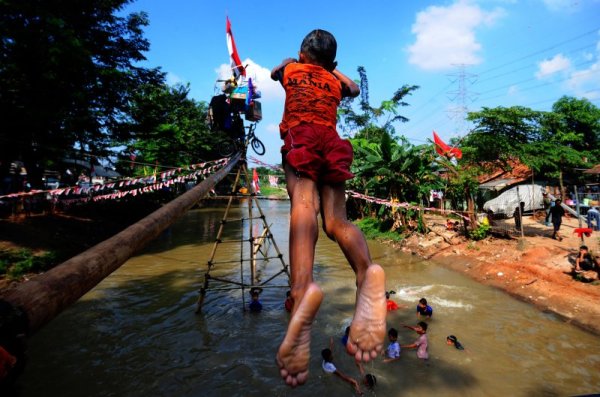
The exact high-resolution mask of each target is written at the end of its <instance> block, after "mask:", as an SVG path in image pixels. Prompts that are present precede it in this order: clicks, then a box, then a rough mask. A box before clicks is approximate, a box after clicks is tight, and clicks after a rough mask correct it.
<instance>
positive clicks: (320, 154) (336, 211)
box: [271, 29, 387, 387]
mask: <svg viewBox="0 0 600 397" xmlns="http://www.w3.org/2000/svg"><path fill="white" fill-rule="evenodd" d="M336 52H337V43H336V41H335V38H334V37H333V35H332V34H331V33H329V32H326V31H324V30H320V29H316V30H313V31H312V32H310V33H309V34H308V35H307V36H306V37H305V38H304V40H303V41H302V45H301V47H300V53H299V58H298V60H296V59H293V58H288V59H285V60H284V61H283V62H282V63H281V65H279V66H277V67H275V68H274V69H273V71H272V72H271V78H272V79H273V80H276V81H279V82H280V83H281V85H282V86H283V88H284V90H285V93H286V99H285V110H284V114H283V120H282V122H281V124H280V125H279V129H280V135H281V138H282V139H283V147H282V149H281V152H282V157H283V165H284V169H285V175H286V183H287V190H288V194H289V196H290V201H291V217H290V236H289V241H290V246H289V247H290V248H289V250H290V254H289V255H290V272H291V286H292V289H291V293H292V299H293V301H294V306H293V309H292V316H291V318H290V322H289V325H288V329H287V332H286V335H285V337H284V339H283V342H282V343H281V345H280V347H279V351H278V352H277V364H278V365H279V369H280V374H281V377H282V378H283V379H284V380H285V382H286V383H287V384H288V385H290V386H292V387H294V386H297V385H299V384H302V383H304V382H306V379H307V377H308V363H309V358H310V331H311V325H312V322H313V320H314V318H315V316H316V314H317V311H318V309H319V306H320V305H321V301H322V299H323V292H322V291H321V289H320V287H319V286H318V285H317V284H316V283H315V282H314V281H313V263H314V253H315V245H316V242H317V237H318V220H317V216H318V214H319V213H320V214H321V219H322V223H323V229H324V230H325V233H326V234H327V236H328V237H329V238H331V239H333V240H335V241H336V242H337V243H338V244H339V246H340V248H341V249H342V251H343V253H344V255H345V257H346V259H347V260H348V262H350V266H351V267H352V269H353V270H354V272H355V273H356V285H357V288H358V293H357V295H356V296H357V298H356V308H355V314H354V317H353V319H352V323H351V325H350V333H349V337H348V343H347V345H346V350H347V351H348V353H349V354H352V355H354V357H355V359H356V360H357V361H365V362H366V361H370V360H372V359H374V358H375V357H377V356H378V355H379V352H381V350H382V349H383V342H384V338H385V334H386V323H385V316H386V312H387V310H386V302H385V274H384V271H383V269H382V268H381V266H379V265H376V264H373V263H372V262H371V257H370V254H369V249H368V247H367V244H366V241H365V238H364V236H363V234H362V232H361V231H360V230H359V229H358V228H357V227H356V226H355V225H354V224H352V223H351V222H349V221H348V220H347V218H346V198H345V186H344V184H345V181H346V180H348V179H351V178H352V177H353V176H354V175H353V174H352V173H351V172H350V164H351V163H352V158H353V152H352V145H351V144H350V142H348V141H347V140H342V139H341V138H340V137H339V135H338V133H337V131H336V121H337V108H338V105H339V103H340V100H341V99H342V98H343V97H355V96H357V95H358V94H359V93H360V89H359V87H358V86H357V85H356V83H354V82H353V81H352V80H351V79H350V78H348V77H347V76H345V75H344V74H342V73H341V72H340V71H338V70H337V69H336V66H337V62H336V61H335V57H336Z"/></svg>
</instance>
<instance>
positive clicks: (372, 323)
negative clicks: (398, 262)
mask: <svg viewBox="0 0 600 397" xmlns="http://www.w3.org/2000/svg"><path fill="white" fill-rule="evenodd" d="M386 314H387V306H386V302H385V273H384V271H383V268H382V267H381V266H379V265H371V266H369V268H368V269H367V274H366V276H365V280H364V281H363V283H362V286H361V287H360V290H359V291H358V295H357V298H356V311H355V313H354V318H353V319H352V324H351V325H350V335H349V336H348V343H347V344H346V350H347V351H348V353H349V354H352V355H354V358H355V359H356V361H365V362H367V361H370V360H372V359H374V358H376V357H377V356H378V355H379V353H380V352H381V350H382V349H383V343H384V339H385V334H386V329H385V328H386V323H385V316H386Z"/></svg>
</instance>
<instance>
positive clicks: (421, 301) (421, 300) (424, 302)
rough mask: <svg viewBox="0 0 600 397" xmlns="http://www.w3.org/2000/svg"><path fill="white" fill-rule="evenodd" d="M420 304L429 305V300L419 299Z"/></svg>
mask: <svg viewBox="0 0 600 397" xmlns="http://www.w3.org/2000/svg"><path fill="white" fill-rule="evenodd" d="M419 303H422V304H423V305H426V304H427V299H425V298H421V299H419Z"/></svg>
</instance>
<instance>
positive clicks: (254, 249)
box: [196, 141, 290, 313]
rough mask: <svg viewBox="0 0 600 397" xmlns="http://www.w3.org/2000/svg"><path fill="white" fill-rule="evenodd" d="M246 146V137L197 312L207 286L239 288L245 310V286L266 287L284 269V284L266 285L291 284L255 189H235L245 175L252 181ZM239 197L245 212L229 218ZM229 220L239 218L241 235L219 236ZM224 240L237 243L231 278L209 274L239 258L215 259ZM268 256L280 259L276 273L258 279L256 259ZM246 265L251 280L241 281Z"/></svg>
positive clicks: (218, 288)
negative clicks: (257, 226) (271, 252)
mask: <svg viewBox="0 0 600 397" xmlns="http://www.w3.org/2000/svg"><path fill="white" fill-rule="evenodd" d="M247 147H248V141H246V142H245V148H244V150H243V152H242V158H241V160H240V162H239V163H238V164H239V165H238V168H237V172H236V175H235V181H234V183H233V186H232V188H231V193H230V194H229V199H228V202H227V208H226V209H225V213H224V214H223V218H222V219H221V223H220V225H219V230H218V232H217V237H216V239H215V243H214V245H213V248H212V252H211V254H210V258H209V259H208V262H207V270H206V272H205V273H204V280H203V283H202V287H201V288H200V296H199V297H198V302H197V307H196V313H200V312H201V311H202V305H203V303H204V299H205V297H206V293H207V292H208V290H209V289H210V290H213V291H228V290H236V289H241V290H242V305H243V307H244V310H246V300H245V290H246V289H250V290H251V289H252V288H261V289H262V288H267V284H269V283H270V282H271V281H273V280H274V279H275V278H277V277H278V276H280V275H281V274H283V273H285V274H286V275H287V284H285V285H271V286H269V287H268V288H289V287H290V273H289V269H288V265H286V263H285V261H284V260H283V254H282V253H281V251H280V250H279V247H278V246H277V243H276V242H275V238H274V237H273V233H271V228H270V226H269V225H268V223H267V221H266V217H265V214H264V213H263V211H262V208H261V207H260V204H259V202H258V198H257V197H256V193H251V194H250V195H248V196H239V195H238V194H237V189H238V186H239V183H240V179H241V178H245V181H246V186H248V187H250V186H251V183H250V182H251V178H250V174H249V173H248V167H247V165H246V155H245V153H246V150H247ZM240 197H247V202H248V214H247V216H246V217H244V216H242V217H241V218H229V212H230V210H231V207H232V203H233V201H234V199H235V198H240ZM254 207H256V210H257V211H258V213H259V215H258V216H255V215H254ZM246 221H247V225H248V229H247V230H248V238H247V239H244V238H243V234H244V227H243V226H244V223H245V222H246ZM255 221H258V222H261V223H262V226H263V231H262V233H260V235H258V236H256V237H255V236H254V235H253V230H252V229H253V225H254V222H255ZM232 222H240V224H241V226H242V227H241V228H240V238H239V239H230V240H223V239H222V237H223V231H224V229H225V226H226V225H227V224H228V223H232ZM227 243H240V258H239V264H240V275H239V280H233V279H231V278H223V277H215V276H212V275H211V270H213V269H215V268H216V267H217V265H223V264H231V263H234V262H238V261H231V260H224V261H215V256H216V254H217V250H218V249H219V248H220V247H221V245H222V244H227ZM244 243H248V244H249V249H248V250H244ZM267 243H270V245H271V246H272V247H273V248H274V249H275V252H276V255H275V256H268V249H269V247H266V249H264V248H265V246H266V244H267ZM245 253H248V254H249V257H246V258H245V257H244V254H245ZM259 254H260V255H259ZM271 259H278V260H279V261H280V262H281V269H280V270H279V271H278V272H277V273H276V274H274V275H273V276H271V277H269V278H268V279H267V280H265V281H262V282H259V280H258V277H257V272H256V265H257V262H259V261H264V262H268V261H269V260H271ZM245 265H246V266H245ZM248 265H249V267H250V269H249V270H250V280H249V281H250V282H247V281H244V278H245V274H244V267H248ZM210 281H215V282H218V283H221V284H223V285H224V286H222V287H216V288H215V287H212V286H210V285H209V284H210Z"/></svg>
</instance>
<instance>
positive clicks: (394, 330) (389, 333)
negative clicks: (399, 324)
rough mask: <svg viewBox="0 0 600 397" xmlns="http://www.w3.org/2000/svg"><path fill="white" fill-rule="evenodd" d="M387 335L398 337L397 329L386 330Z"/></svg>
mask: <svg viewBox="0 0 600 397" xmlns="http://www.w3.org/2000/svg"><path fill="white" fill-rule="evenodd" d="M388 335H389V336H391V337H393V338H397V337H398V330H397V329H396V328H390V330H389V331H388Z"/></svg>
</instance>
